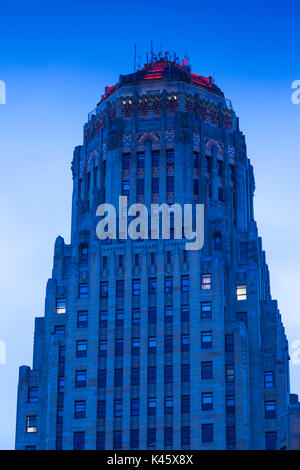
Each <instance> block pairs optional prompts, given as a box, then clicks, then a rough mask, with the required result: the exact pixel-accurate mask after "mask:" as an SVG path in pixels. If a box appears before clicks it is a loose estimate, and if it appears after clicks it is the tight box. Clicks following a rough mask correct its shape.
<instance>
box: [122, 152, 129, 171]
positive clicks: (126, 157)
mask: <svg viewBox="0 0 300 470" xmlns="http://www.w3.org/2000/svg"><path fill="white" fill-rule="evenodd" d="M129 168H130V153H123V155H122V170H129Z"/></svg>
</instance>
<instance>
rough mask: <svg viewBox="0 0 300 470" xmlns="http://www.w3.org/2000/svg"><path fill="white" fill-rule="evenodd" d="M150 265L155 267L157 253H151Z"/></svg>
mask: <svg viewBox="0 0 300 470" xmlns="http://www.w3.org/2000/svg"><path fill="white" fill-rule="evenodd" d="M150 264H151V266H155V253H150Z"/></svg>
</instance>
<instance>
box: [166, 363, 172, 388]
mask: <svg viewBox="0 0 300 470" xmlns="http://www.w3.org/2000/svg"><path fill="white" fill-rule="evenodd" d="M165 383H166V384H172V383H173V366H165Z"/></svg>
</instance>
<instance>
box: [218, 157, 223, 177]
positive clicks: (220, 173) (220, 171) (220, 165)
mask: <svg viewBox="0 0 300 470" xmlns="http://www.w3.org/2000/svg"><path fill="white" fill-rule="evenodd" d="M218 176H219V177H220V178H222V176H223V162H222V160H218Z"/></svg>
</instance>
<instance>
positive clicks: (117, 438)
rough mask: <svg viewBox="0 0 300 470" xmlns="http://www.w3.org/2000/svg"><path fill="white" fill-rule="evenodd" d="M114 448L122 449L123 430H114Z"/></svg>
mask: <svg viewBox="0 0 300 470" xmlns="http://www.w3.org/2000/svg"><path fill="white" fill-rule="evenodd" d="M113 448H114V449H122V431H114V434H113Z"/></svg>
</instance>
